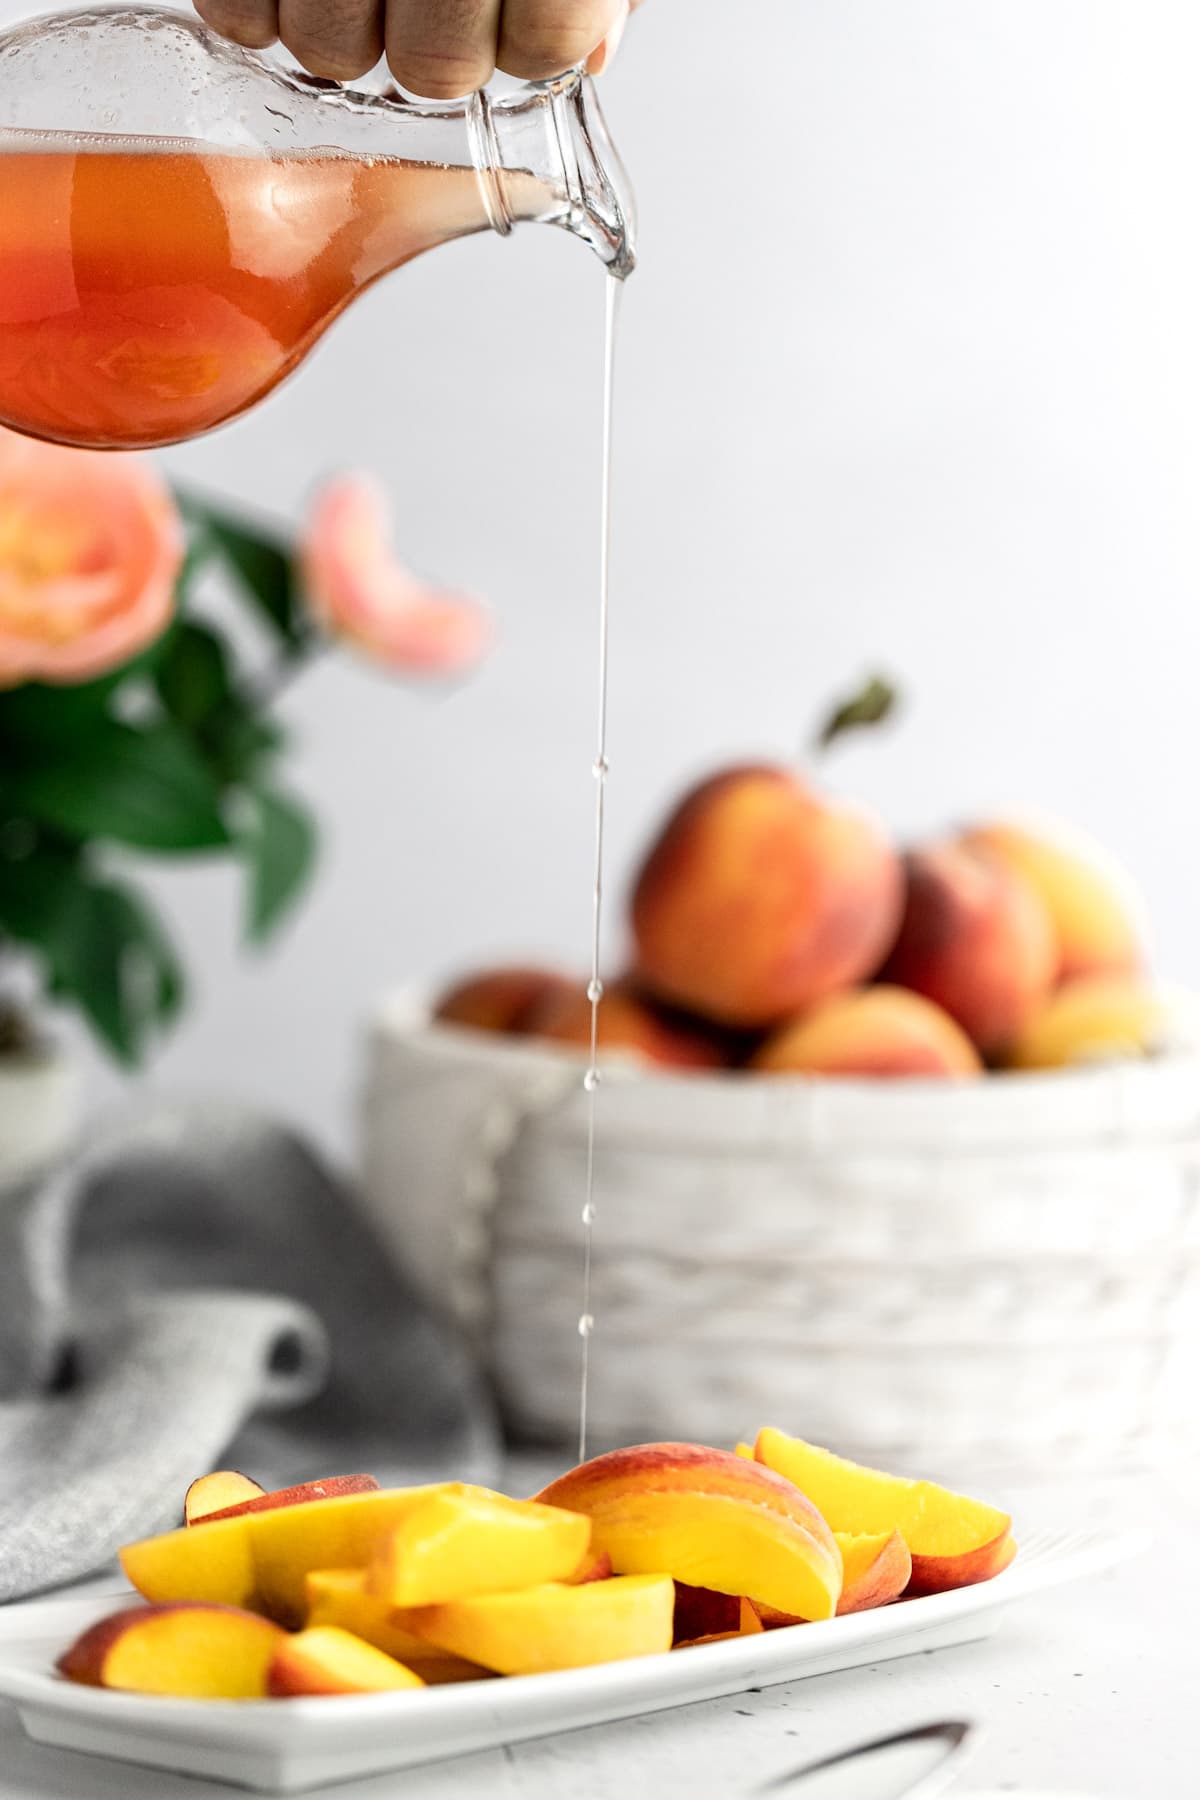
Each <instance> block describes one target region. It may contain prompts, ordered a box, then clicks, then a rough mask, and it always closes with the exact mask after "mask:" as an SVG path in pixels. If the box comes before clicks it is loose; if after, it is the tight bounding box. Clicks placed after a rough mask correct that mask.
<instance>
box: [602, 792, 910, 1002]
mask: <svg viewBox="0 0 1200 1800" xmlns="http://www.w3.org/2000/svg"><path fill="white" fill-rule="evenodd" d="M902 897H903V882H902V877H901V870H900V863H899V859H898V858H897V856H896V854H895V852H894V851H893V849H892V847H891V845H890V844H889V843H888V841H887V838H886V836H885V834H884V832H883V830H882V828H881V827H880V826H879V825H877V824H876V822H875V821H874V819H873V818H871V816H870V815H869V814H868V813H865V812H863V811H860V810H859V809H858V808H857V807H854V806H851V805H848V804H846V803H845V802H842V801H839V800H835V799H831V798H829V797H827V796H825V795H822V794H818V793H816V792H815V791H814V790H813V789H812V788H811V787H809V786H808V785H807V784H806V783H805V782H804V781H803V780H801V779H800V777H799V776H797V775H796V774H795V773H794V772H793V771H792V770H790V769H787V768H779V767H772V766H746V767H741V768H732V769H726V770H725V771H723V772H722V773H720V774H718V775H715V776H713V777H711V778H710V779H709V780H707V781H704V782H702V783H701V785H700V786H699V787H697V788H695V789H694V790H693V791H692V792H691V793H690V794H689V795H687V797H686V798H685V799H684V801H683V802H682V804H681V805H680V806H679V807H678V808H677V810H676V812H675V813H674V815H673V817H672V818H671V819H670V820H669V821H668V823H667V826H666V829H665V830H664V831H663V833H662V834H661V836H660V837H659V839H658V841H657V842H656V843H655V845H654V847H653V848H652V850H651V851H650V854H649V856H648V857H647V859H646V861H645V863H644V865H643V867H642V870H641V873H640V875H639V876H638V879H637V884H636V887H635V890H634V896H633V928H634V935H635V938H636V943H637V969H638V974H639V976H640V978H641V979H642V980H643V981H644V982H645V984H646V986H647V987H648V988H650V989H651V990H652V991H653V992H654V993H655V994H656V995H658V996H659V997H660V998H662V999H663V1000H667V1001H670V1002H673V1003H674V1004H676V1005H678V1006H683V1007H686V1008H688V1009H689V1010H690V1011H692V1012H695V1013H701V1014H703V1015H704V1016H705V1017H707V1018H711V1019H713V1020H715V1021H717V1022H718V1023H720V1024H722V1025H728V1026H734V1027H739V1028H747V1029H754V1028H761V1027H766V1026H770V1025H773V1024H775V1023H777V1022H778V1021H779V1020H781V1019H785V1018H787V1017H789V1016H790V1015H792V1014H794V1013H798V1012H801V1011H803V1009H804V1008H805V1007H808V1006H811V1005H812V1004H813V1002H814V1001H816V1000H819V999H821V998H823V996H824V995H826V994H829V993H832V992H834V991H835V990H836V989H838V988H841V987H847V986H850V985H852V984H853V983H855V982H858V981H861V980H863V979H864V977H866V976H868V975H870V974H871V973H872V972H873V971H874V970H875V968H876V967H877V966H878V964H879V963H880V961H881V960H882V959H883V957H884V956H885V955H886V954H887V952H888V949H889V947H890V945H891V943H892V940H893V938H894V936H895V933H896V928H897V926H898V924H899V922H900V914H901V907H902Z"/></svg>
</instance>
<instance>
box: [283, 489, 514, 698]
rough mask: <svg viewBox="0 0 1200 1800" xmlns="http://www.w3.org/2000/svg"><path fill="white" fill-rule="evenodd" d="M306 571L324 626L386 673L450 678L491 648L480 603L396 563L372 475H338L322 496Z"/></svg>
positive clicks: (308, 537)
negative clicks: (396, 671) (389, 670)
mask: <svg viewBox="0 0 1200 1800" xmlns="http://www.w3.org/2000/svg"><path fill="white" fill-rule="evenodd" d="M302 567H303V574H304V583H305V589H306V593H307V596H308V603H309V606H310V607H311V609H312V612H313V614H314V616H315V617H316V619H317V620H318V621H319V622H320V624H322V625H323V626H324V627H325V628H326V629H327V630H329V631H332V632H335V633H337V634H338V635H339V636H341V637H345V638H348V639H350V641H351V642H352V643H355V644H357V645H358V646H359V647H360V648H361V649H363V650H365V651H367V652H368V654H369V655H370V656H372V657H373V658H374V659H375V660H376V661H377V662H381V663H384V664H386V665H387V666H388V667H389V668H392V669H400V670H404V671H405V672H408V673H412V674H430V675H444V674H450V673H453V672H455V671H457V670H460V669H464V668H468V667H469V666H470V665H471V664H472V663H474V662H477V661H478V659H479V658H480V656H482V654H483V652H484V651H485V650H486V649H487V646H488V643H489V641H490V638H491V623H490V621H489V619H488V615H487V613H486V611H485V610H484V608H483V607H482V606H481V605H480V604H479V602H478V601H477V600H473V599H471V598H470V597H469V596H468V595H466V594H455V593H451V592H449V591H447V590H444V589H441V588H436V587H432V586H430V585H429V583H428V582H425V581H422V580H421V579H420V577H419V576H417V575H414V574H413V573H412V572H411V570H409V569H406V568H405V567H404V565H403V563H401V562H399V561H398V560H397V558H396V556H395V554H394V552H393V550H392V546H391V541H390V535H389V531H388V512H387V504H386V501H385V500H384V497H383V494H382V492H381V491H380V489H379V488H378V487H377V485H376V484H375V482H373V481H372V480H371V479H370V478H369V477H367V476H364V475H343V476H339V477H338V478H337V479H336V480H334V481H331V482H329V483H328V484H327V485H326V486H325V487H324V488H323V489H322V490H321V492H320V493H319V494H318V495H317V498H316V500H315V501H314V503H313V507H312V511H311V514H310V516H309V521H308V529H307V531H306V532H305V536H304V542H303V545H302Z"/></svg>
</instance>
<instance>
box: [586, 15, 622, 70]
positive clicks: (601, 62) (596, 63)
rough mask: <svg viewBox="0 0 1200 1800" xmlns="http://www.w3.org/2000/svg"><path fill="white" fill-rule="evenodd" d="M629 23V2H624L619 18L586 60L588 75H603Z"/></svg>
mask: <svg viewBox="0 0 1200 1800" xmlns="http://www.w3.org/2000/svg"><path fill="white" fill-rule="evenodd" d="M628 23H629V0H624V4H623V5H622V7H621V16H620V18H619V19H618V20H617V22H616V24H615V25H614V26H613V28H612V30H611V31H610V32H609V34H608V36H607V37H606V38H605V40H604V42H603V43H602V44H601V45H600V46H599V48H598V49H596V50H593V51H592V54H591V56H590V57H589V59H588V74H589V75H603V74H604V72H605V70H606V69H607V68H608V67H609V65H610V64H611V62H612V60H613V57H614V56H615V55H616V54H617V50H618V48H619V46H620V43H621V39H622V38H623V37H624V35H625V27H626V25H628Z"/></svg>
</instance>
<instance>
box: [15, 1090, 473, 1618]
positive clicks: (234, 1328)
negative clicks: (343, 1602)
mask: <svg viewBox="0 0 1200 1800" xmlns="http://www.w3.org/2000/svg"><path fill="white" fill-rule="evenodd" d="M498 1456H499V1449H498V1439H497V1436H496V1432H495V1428H494V1424H493V1419H492V1414H491V1410H490V1407H489V1404H488V1401H487V1398H486V1395H485V1393H484V1391H483V1388H482V1386H481V1384H480V1382H479V1380H478V1378H477V1376H476V1374H475V1372H474V1370H473V1368H472V1366H471V1364H470V1361H469V1359H468V1357H467V1355H466V1353H465V1351H464V1349H463V1348H462V1346H461V1345H460V1344H459V1343H458V1342H457V1340H456V1339H455V1337H454V1335H453V1333H452V1331H451V1330H450V1328H449V1327H448V1326H445V1325H443V1324H442V1323H441V1321H439V1320H437V1319H435V1318H434V1317H433V1316H432V1315H431V1313H430V1312H429V1311H428V1309H427V1308H426V1307H425V1306H424V1305H423V1303H422V1302H421V1301H419V1300H418V1299H417V1298H416V1296H415V1294H414V1293H413V1291H412V1290H411V1289H410V1287H409V1286H408V1285H407V1283H406V1282H405V1281H404V1279H403V1277H402V1276H401V1275H400V1274H399V1273H398V1272H396V1271H395V1270H394V1268H392V1267H391V1266H390V1265H389V1263H388V1261H387V1259H386V1258H385V1256H384V1254H383V1253H382V1251H381V1250H380V1248H379V1246H378V1244H377V1243H376V1241H375V1240H374V1238H373V1237H372V1235H371V1232H370V1230H369V1228H368V1226H367V1224H366V1222H365V1220H364V1219H363V1218H362V1216H361V1215H360V1214H359V1212H358V1210H357V1207H356V1203H355V1200H354V1196H353V1193H352V1192H351V1190H350V1189H349V1188H348V1187H347V1186H346V1185H345V1184H343V1183H342V1182H340V1181H339V1180H337V1179H336V1178H335V1177H333V1176H332V1175H331V1174H330V1173H329V1172H328V1171H327V1170H326V1169H325V1168H324V1167H323V1166H322V1164H321V1163H320V1162H319V1161H318V1159H317V1158H316V1157H315V1156H314V1155H313V1154H312V1153H311V1152H310V1151H309V1150H308V1149H307V1148H306V1147H305V1146H304V1145H303V1144H302V1143H301V1142H300V1140H299V1139H298V1138H297V1137H295V1136H294V1135H293V1134H291V1133H290V1132H288V1131H285V1130H283V1129H281V1128H279V1127H278V1126H275V1125H271V1124H267V1123H264V1122H263V1121H262V1120H261V1119H257V1118H255V1117H253V1116H252V1115H250V1114H248V1113H245V1112H243V1111H240V1110H237V1109H230V1108H224V1107H200V1108H186V1109H185V1108H171V1109H165V1108H164V1109H161V1110H158V1111H156V1112H155V1113H153V1114H152V1115H150V1116H149V1117H145V1118H142V1119H141V1120H139V1121H137V1122H135V1123H131V1124H127V1125H125V1126H122V1127H118V1128H116V1129H114V1130H112V1131H110V1132H109V1133H108V1134H107V1135H106V1136H105V1138H104V1139H103V1141H99V1142H93V1144H92V1146H91V1147H90V1148H89V1149H88V1150H87V1151H86V1152H84V1153H81V1154H80V1155H79V1156H78V1157H76V1158H75V1159H74V1160H73V1161H72V1162H71V1163H69V1164H68V1165H67V1166H65V1167H64V1168H62V1169H60V1170H58V1171H56V1172H55V1173H53V1174H52V1175H50V1176H49V1177H47V1178H46V1179H44V1180H42V1181H30V1182H28V1183H26V1184H25V1185H24V1186H22V1187H19V1188H17V1189H10V1190H7V1191H0V1601H4V1600H13V1599H17V1598H19V1597H21V1596H23V1595H27V1594H32V1593H36V1592H38V1591H40V1590H42V1589H45V1588H48V1587H52V1586H55V1585H57V1584H59V1583H62V1582H65V1581H70V1580H75V1579H77V1578H79V1577H81V1576H83V1575H86V1574H89V1573H91V1572H93V1571H95V1570H97V1569H99V1568H101V1567H102V1566H104V1565H105V1564H107V1563H108V1562H109V1561H110V1560H111V1558H112V1557H113V1555H114V1554H115V1552H116V1550H117V1549H118V1547H119V1546H120V1545H121V1544H122V1543H124V1542H127V1541H128V1540H129V1539H130V1538H135V1537H138V1536H144V1535H145V1534H147V1533H149V1532H152V1531H157V1530H161V1529H164V1528H167V1527H169V1526H171V1525H174V1524H178V1523H179V1522H180V1509H181V1505H182V1497H183V1493H184V1491H185V1489H186V1487H187V1484H188V1482H189V1481H191V1480H192V1479H193V1478H194V1477H195V1476H197V1475H199V1474H202V1473H204V1472H205V1471H207V1470H208V1469H210V1468H213V1467H215V1466H217V1465H218V1463H221V1462H223V1463H225V1464H226V1465H228V1466H232V1467H237V1468H241V1469H243V1470H245V1472H246V1473H248V1474H251V1475H253V1476H254V1477H255V1478H256V1479H257V1480H259V1481H262V1482H263V1483H264V1485H271V1486H276V1485H282V1484H284V1483H287V1482H290V1481H297V1480H305V1479H309V1478H315V1477H319V1476H322V1475H329V1474H335V1473H338V1472H342V1471H346V1472H351V1471H357V1470H367V1471H370V1472H371V1473H373V1474H375V1475H377V1476H378V1477H379V1478H380V1479H381V1480H383V1481H385V1482H386V1481H423V1480H429V1479H435V1478H439V1477H444V1476H447V1475H454V1476H458V1477H462V1478H464V1479H474V1480H490V1479H494V1478H495V1473H496V1468H497V1464H498Z"/></svg>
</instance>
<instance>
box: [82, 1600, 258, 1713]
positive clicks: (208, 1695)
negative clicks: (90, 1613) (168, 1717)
mask: <svg viewBox="0 0 1200 1800" xmlns="http://www.w3.org/2000/svg"><path fill="white" fill-rule="evenodd" d="M285 1642H286V1634H285V1633H284V1632H282V1631H280V1630H279V1628H278V1627H277V1626H275V1625H272V1624H271V1623H270V1622H269V1621H268V1620H266V1619H261V1618H259V1617H258V1616H257V1615H256V1614H254V1613H249V1612H242V1611H237V1610H236V1609H234V1608H233V1607H226V1606H209V1605H205V1604H176V1605H169V1606H135V1607H128V1608H126V1609H125V1610H124V1611H122V1612H119V1613H116V1614H113V1615H112V1616H111V1617H109V1618H107V1619H102V1620H101V1621H100V1622H99V1624H97V1625H93V1626H92V1627H91V1629H90V1630H89V1631H86V1632H85V1633H84V1634H83V1636H82V1637H81V1638H79V1639H78V1640H77V1641H76V1642H75V1643H74V1644H73V1645H72V1646H71V1648H70V1649H69V1650H68V1651H66V1652H65V1654H64V1655H63V1656H62V1657H60V1658H59V1663H58V1667H59V1669H60V1671H61V1672H62V1674H64V1675H65V1676H66V1677H67V1679H68V1680H70V1681H77V1682H83V1683H84V1684H85V1685H87V1686H91V1687H107V1688H121V1689H124V1690H125V1691H127V1692H130V1693H137V1694H170V1695H174V1696H176V1697H177V1698H183V1699H190V1698H194V1699H199V1700H253V1699H261V1698H262V1697H263V1696H264V1695H265V1694H266V1692H267V1671H268V1669H269V1667H270V1664H271V1660H272V1658H273V1657H274V1655H275V1653H276V1651H277V1650H278V1648H279V1646H280V1645H281V1644H283V1643H285Z"/></svg>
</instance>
